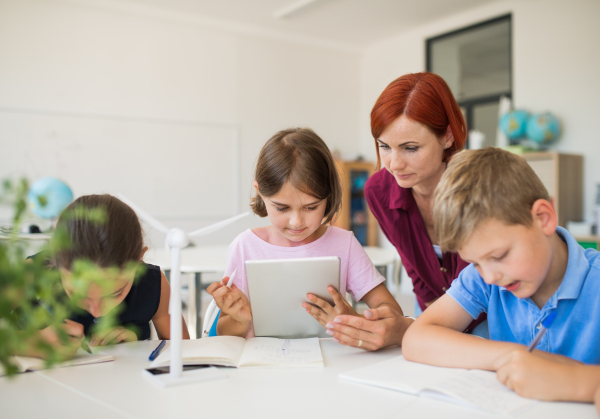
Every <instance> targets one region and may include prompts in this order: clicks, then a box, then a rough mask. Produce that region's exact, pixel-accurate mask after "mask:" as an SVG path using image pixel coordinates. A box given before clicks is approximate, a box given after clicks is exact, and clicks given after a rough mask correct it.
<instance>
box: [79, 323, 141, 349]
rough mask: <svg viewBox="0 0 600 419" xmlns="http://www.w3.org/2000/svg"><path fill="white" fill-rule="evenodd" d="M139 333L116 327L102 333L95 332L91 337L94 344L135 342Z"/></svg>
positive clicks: (91, 342)
mask: <svg viewBox="0 0 600 419" xmlns="http://www.w3.org/2000/svg"><path fill="white" fill-rule="evenodd" d="M136 340H137V335H136V334H135V333H134V332H132V331H131V330H129V329H125V328H124V327H116V328H114V329H110V330H105V331H103V332H102V333H94V334H93V335H92V339H90V345H92V346H106V345H109V344H111V343H119V342H135V341H136Z"/></svg>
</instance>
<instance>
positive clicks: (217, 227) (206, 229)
mask: <svg viewBox="0 0 600 419" xmlns="http://www.w3.org/2000/svg"><path fill="white" fill-rule="evenodd" d="M248 215H250V212H249V211H248V212H245V213H243V214H239V215H236V216H234V217H231V218H228V219H226V220H223V221H219V222H218V223H215V224H213V225H209V226H208V227H203V228H201V229H199V230H196V231H192V232H191V233H189V234H188V237H194V236H206V235H207V234H210V233H212V232H214V231H217V230H220V229H222V228H223V227H226V226H228V225H229V224H231V223H234V222H236V221H237V220H239V219H242V218H244V217H247V216H248Z"/></svg>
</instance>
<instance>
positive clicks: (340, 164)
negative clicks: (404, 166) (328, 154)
mask: <svg viewBox="0 0 600 419" xmlns="http://www.w3.org/2000/svg"><path fill="white" fill-rule="evenodd" d="M336 166H337V169H338V173H339V175H340V179H341V182H342V211H341V212H340V216H339V217H338V219H337V221H336V222H335V226H337V227H340V228H343V229H345V230H350V231H354V235H355V236H356V238H357V239H358V241H359V242H361V244H362V245H363V246H377V228H378V225H377V220H376V219H375V217H374V216H373V214H372V213H371V210H370V209H369V206H368V205H367V201H366V199H365V197H364V184H362V186H361V187H358V188H356V185H355V187H354V188H353V185H352V183H353V180H355V177H360V181H359V183H362V181H363V180H364V181H366V180H367V178H369V177H370V176H371V175H372V174H373V172H374V171H375V164H373V163H371V162H367V161H343V160H336ZM353 200H358V201H355V203H354V204H355V206H357V204H358V205H359V206H362V209H359V210H356V208H353V204H352V201H353ZM361 213H362V214H361ZM362 217H364V222H363V223H353V221H356V218H362Z"/></svg>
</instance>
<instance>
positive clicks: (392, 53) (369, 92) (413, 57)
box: [360, 0, 600, 220]
mask: <svg viewBox="0 0 600 419" xmlns="http://www.w3.org/2000/svg"><path fill="white" fill-rule="evenodd" d="M507 13H512V16H513V95H514V96H513V99H514V105H515V106H516V107H522V108H526V109H529V110H530V111H532V112H542V111H546V110H549V111H551V112H553V113H554V114H555V115H557V116H558V117H559V118H560V120H561V122H562V124H563V128H564V132H563V135H562V138H560V140H559V141H558V142H557V143H556V144H555V145H554V146H553V147H552V148H554V149H557V150H560V151H563V152H569V153H578V154H583V155H584V156H585V159H584V160H585V163H584V164H585V169H584V176H585V189H584V205H585V206H584V208H585V214H584V216H585V217H586V218H587V219H589V220H591V216H592V207H593V205H594V199H595V184H596V183H597V182H600V141H598V140H599V137H600V135H599V131H598V123H597V120H598V114H599V111H600V77H599V69H600V48H598V39H600V25H598V18H599V17H600V2H598V1H597V0H573V1H564V0H513V1H503V2H498V3H493V4H491V5H487V6H484V7H481V8H478V9H474V10H471V11H469V12H464V13H460V14H457V15H454V16H450V17H448V18H446V19H443V20H439V21H436V22H433V23H431V24H428V25H425V26H422V27H419V28H417V29H415V30H411V31H408V32H405V33H402V34H400V35H398V36H396V37H393V38H390V39H387V40H385V41H382V42H380V43H377V44H376V45H372V46H370V47H369V48H368V49H367V50H366V51H365V53H364V54H363V56H362V62H361V105H360V109H361V110H360V115H361V118H360V124H361V126H360V135H361V140H360V142H361V147H360V149H361V151H362V153H363V154H365V155H366V156H368V157H370V158H375V149H374V145H373V139H372V137H371V135H370V128H369V113H370V110H371V108H372V106H373V104H374V103H375V100H376V99H377V97H378V95H379V94H380V93H381V91H382V90H383V89H384V88H385V86H387V84H388V83H390V82H391V81H392V80H394V79H395V78H397V77H399V76H401V75H402V74H405V73H411V72H418V71H424V70H425V40H426V39H427V38H429V37H432V36H436V35H440V34H442V33H445V32H449V31H452V30H455V29H459V28H461V27H464V26H469V25H472V24H475V23H478V22H481V21H485V20H488V19H491V18H494V17H498V16H501V15H504V14H507Z"/></svg>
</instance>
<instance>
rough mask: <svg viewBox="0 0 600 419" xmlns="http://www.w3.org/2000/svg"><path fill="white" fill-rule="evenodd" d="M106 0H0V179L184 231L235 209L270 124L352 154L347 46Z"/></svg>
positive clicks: (354, 95)
mask: <svg viewBox="0 0 600 419" xmlns="http://www.w3.org/2000/svg"><path fill="white" fill-rule="evenodd" d="M117 3H118V2H110V1H106V2H98V1H96V2H94V1H86V0H81V1H58V0H0V179H1V178H5V177H7V176H12V177H17V176H23V175H24V176H27V177H29V178H30V179H31V180H34V179H36V178H38V177H41V176H57V177H60V178H63V179H64V180H65V181H66V182H67V183H68V184H70V185H71V186H72V188H73V189H74V193H75V194H76V195H77V196H79V195H83V194H89V193H98V192H109V193H115V192H119V191H122V192H126V194H127V195H128V196H129V197H130V198H131V199H132V200H133V201H137V202H139V203H145V204H146V205H148V206H149V208H147V210H148V211H149V212H150V213H152V214H153V215H155V216H158V217H159V218H160V219H161V220H163V221H164V222H166V223H167V224H168V225H170V226H174V225H178V226H181V227H184V228H194V227H199V226H202V225H205V224H207V223H209V222H211V221H215V220H217V219H220V218H223V217H225V216H229V215H232V214H233V213H234V212H236V211H235V210H236V208H233V206H237V207H238V208H237V211H241V210H245V209H246V208H248V206H247V204H248V197H249V195H250V184H251V180H252V169H253V166H254V163H255V159H256V156H257V155H258V152H259V150H260V148H261V147H262V145H263V144H264V143H265V142H266V140H267V139H268V138H269V137H270V136H271V135H273V134H274V133H275V132H276V131H277V130H280V129H283V128H287V127H290V126H308V127H311V128H313V129H315V130H316V132H317V133H318V134H320V135H321V136H322V138H323V139H324V140H325V141H326V142H327V143H328V144H329V145H330V147H331V148H337V149H340V150H341V151H342V152H344V153H346V154H353V153H356V152H357V151H358V138H359V136H358V127H359V124H358V121H357V115H358V112H359V86H360V78H359V60H360V55H359V53H358V52H355V51H351V50H348V49H343V48H337V47H335V46H331V45H328V44H323V45H319V44H317V43H314V42H312V43H311V42H302V41H295V40H291V39H286V38H281V39H279V38H277V37H275V36H271V35H265V34H260V33H252V31H247V30H245V29H243V28H242V29H240V28H236V27H234V26H231V27H227V26H223V25H221V26H219V25H212V24H206V21H205V20H202V19H201V18H198V19H196V18H194V17H193V16H189V15H184V14H182V13H160V11H156V10H154V9H150V8H144V6H139V5H137V6H135V7H127V8H123V7H119V6H118V4H117ZM153 127H156V128H153ZM211 130H212V131H211ZM235 132H237V133H238V134H239V141H240V149H239V156H238V157H236V156H235V155H234V149H233V148H232V136H233V135H234V134H235ZM182 133H183V134H182ZM211 141H213V142H215V143H217V144H213V145H212V146H211V155H210V156H211V158H208V159H206V158H204V159H201V158H199V159H197V164H196V165H193V162H194V158H193V156H194V155H195V154H196V155H199V154H201V153H203V151H204V152H205V151H206V147H207V146H208V143H209V142H211ZM100 142H102V145H101V146H100V147H99V144H98V143H100ZM141 147H145V148H147V150H144V153H142V154H143V155H144V156H145V157H144V158H143V159H140V158H136V157H137V156H138V154H136V153H135V149H136V148H141ZM173 147H176V148H177V152H176V153H175V152H170V151H169V150H171V149H172V148H173ZM111 153H114V154H115V155H120V156H121V158H118V159H109V157H110V154H111ZM126 153H129V154H126ZM194 153H195V154H194ZM178 156H179V157H178ZM179 158H183V160H184V161H185V164H182V165H178V163H177V161H178V160H179ZM236 158H239V164H237V160H236ZM77 160H80V161H77ZM81 160H83V162H82V161H81ZM107 160H108V161H107ZM128 161H129V164H128ZM85 162H89V164H86V163H85ZM236 169H237V170H239V172H238V173H236V174H235V175H232V172H234V171H235V170H236ZM165 179H166V180H168V181H169V182H177V184H178V186H177V187H176V188H175V189H174V190H175V192H173V191H169V188H168V182H166V180H165ZM236 184H239V185H240V187H239V193H238V196H236V197H234V196H233V195H232V191H233V190H234V189H235V186H236ZM186 191H188V192H186ZM169 193H171V195H169ZM149 196H152V200H150V199H149ZM163 197H165V198H163ZM167 198H169V201H170V200H172V201H173V202H172V203H169V204H165V203H163V202H159V200H160V199H167ZM235 202H237V204H235ZM251 222H252V223H254V222H256V220H253V221H251ZM240 228H241V227H237V228H234V229H232V230H231V231H230V233H228V234H226V235H224V236H220V237H219V238H209V239H207V240H209V241H216V242H218V243H227V242H228V241H229V240H231V238H232V237H233V236H234V235H235V232H236V230H239V229H240ZM150 236H151V237H152V238H153V240H152V241H154V242H155V243H154V244H155V245H156V244H158V245H160V244H161V243H160V242H161V240H162V239H160V237H156V236H155V235H153V234H150ZM156 242H158V243H156Z"/></svg>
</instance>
